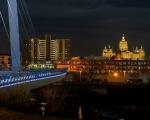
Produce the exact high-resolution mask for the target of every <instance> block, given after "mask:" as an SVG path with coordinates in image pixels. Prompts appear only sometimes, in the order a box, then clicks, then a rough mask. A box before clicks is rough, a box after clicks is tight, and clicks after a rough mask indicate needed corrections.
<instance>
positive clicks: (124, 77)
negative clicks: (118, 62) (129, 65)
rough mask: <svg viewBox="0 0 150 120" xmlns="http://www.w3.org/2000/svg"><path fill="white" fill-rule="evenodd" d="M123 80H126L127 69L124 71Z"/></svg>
mask: <svg viewBox="0 0 150 120" xmlns="http://www.w3.org/2000/svg"><path fill="white" fill-rule="evenodd" d="M123 82H124V83H125V82H126V71H125V70H124V71H123Z"/></svg>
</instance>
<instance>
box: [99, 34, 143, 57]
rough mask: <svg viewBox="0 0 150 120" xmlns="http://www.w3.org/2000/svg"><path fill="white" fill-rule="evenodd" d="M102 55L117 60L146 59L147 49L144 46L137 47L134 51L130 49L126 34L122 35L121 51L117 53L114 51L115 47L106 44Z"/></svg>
mask: <svg viewBox="0 0 150 120" xmlns="http://www.w3.org/2000/svg"><path fill="white" fill-rule="evenodd" d="M102 56H103V57H105V58H106V59H115V60H130V59H131V60H137V59H139V60H144V59H145V51H144V49H143V47H142V46H141V47H140V48H138V47H136V48H135V49H134V50H133V51H129V49H128V42H127V41H126V39H125V36H124V35H123V36H122V39H121V40H120V42H119V51H117V52H116V53H115V52H113V49H112V48H111V47H110V46H109V47H108V48H107V47H106V46H105V48H104V49H103V52H102Z"/></svg>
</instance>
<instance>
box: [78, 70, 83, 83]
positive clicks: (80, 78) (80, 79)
mask: <svg viewBox="0 0 150 120" xmlns="http://www.w3.org/2000/svg"><path fill="white" fill-rule="evenodd" d="M79 72H80V81H81V74H82V71H81V70H80V71H79Z"/></svg>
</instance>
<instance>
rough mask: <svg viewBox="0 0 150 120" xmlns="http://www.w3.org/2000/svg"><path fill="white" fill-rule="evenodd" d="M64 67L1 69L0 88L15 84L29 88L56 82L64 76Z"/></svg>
mask: <svg viewBox="0 0 150 120" xmlns="http://www.w3.org/2000/svg"><path fill="white" fill-rule="evenodd" d="M66 74H67V73H66V70H65V69H56V70H49V69H45V70H28V71H19V72H13V71H1V72H0V89H3V88H8V87H12V86H17V85H21V84H22V85H26V86H27V87H28V88H29V89H30V90H31V89H35V88H38V87H42V86H44V85H47V84H50V83H53V82H57V81H59V80H61V79H63V78H64V77H65V76H66Z"/></svg>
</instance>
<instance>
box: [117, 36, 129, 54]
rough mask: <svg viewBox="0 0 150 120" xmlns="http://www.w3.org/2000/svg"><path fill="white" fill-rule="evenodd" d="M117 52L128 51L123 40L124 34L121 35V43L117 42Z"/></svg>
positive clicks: (126, 44)
mask: <svg viewBox="0 0 150 120" xmlns="http://www.w3.org/2000/svg"><path fill="white" fill-rule="evenodd" d="M119 50H120V51H121V52H123V51H128V43H127V41H126V39H125V36H124V34H123V35H122V39H121V41H120V42H119Z"/></svg>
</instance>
